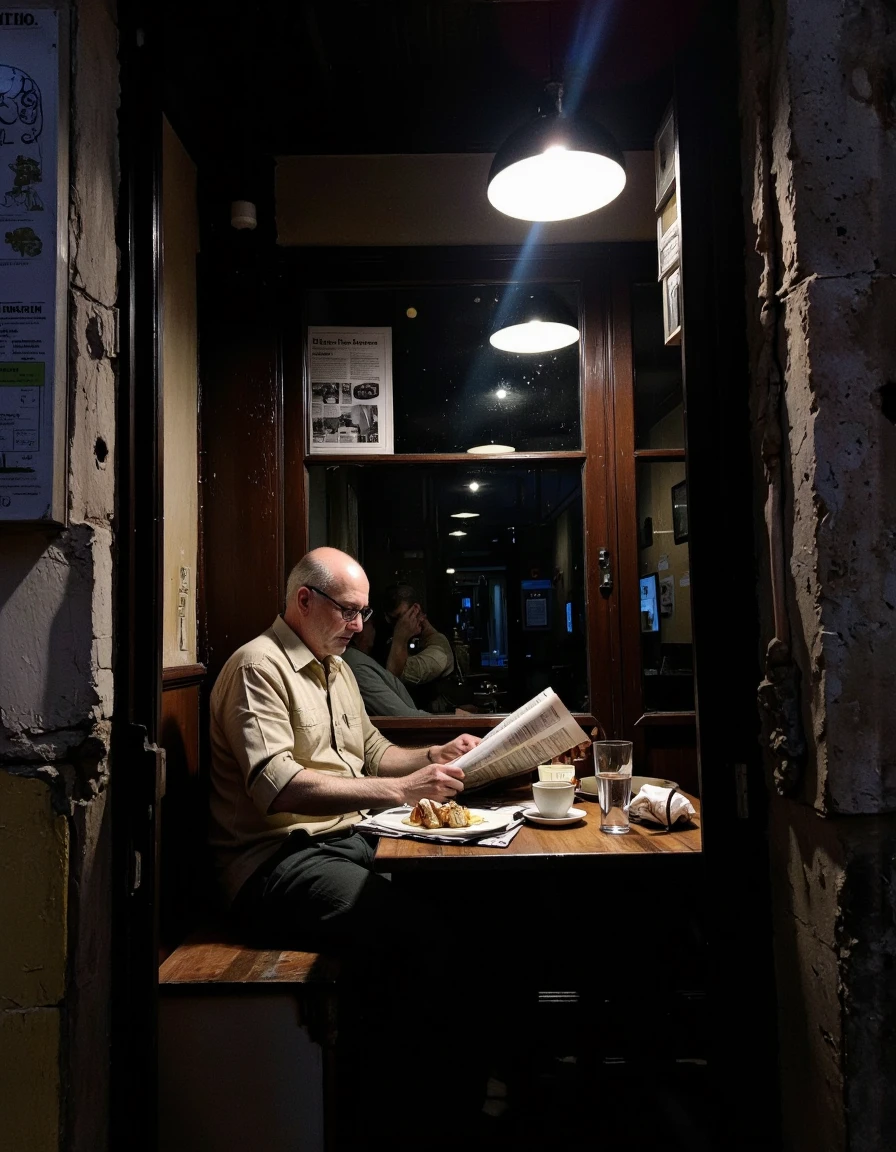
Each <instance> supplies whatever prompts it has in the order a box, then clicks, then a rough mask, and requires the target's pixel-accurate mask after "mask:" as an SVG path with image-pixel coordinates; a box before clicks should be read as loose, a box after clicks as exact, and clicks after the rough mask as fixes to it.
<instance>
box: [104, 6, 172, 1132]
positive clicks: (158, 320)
mask: <svg viewBox="0 0 896 1152" xmlns="http://www.w3.org/2000/svg"><path fill="white" fill-rule="evenodd" d="M118 14H119V43H120V48H119V59H120V76H121V106H120V112H119V149H120V157H121V194H120V198H119V214H118V219H117V222H116V232H117V239H118V247H119V251H120V252H121V259H122V264H121V272H120V278H119V309H120V357H119V381H120V387H119V391H118V411H117V438H116V458H117V477H116V481H117V491H118V512H117V525H116V529H117V530H116V544H117V565H116V594H115V595H116V602H115V635H116V646H115V656H114V677H115V712H114V719H113V727H112V740H111V751H110V764H111V784H110V814H111V829H112V859H113V868H112V877H113V878H112V886H113V887H112V987H111V1064H110V1069H111V1072H110V1079H111V1083H110V1101H111V1108H110V1117H109V1122H110V1147H115V1148H118V1147H122V1148H124V1147H127V1148H132V1149H134V1150H135V1152H143V1150H146V1152H157V1149H156V1102H157V1091H156V1083H157V1067H156V1060H157V1048H156V1025H157V1003H156V993H157V987H158V979H157V968H158V917H157V911H156V889H157V880H158V818H157V817H158V809H159V801H160V799H161V796H162V794H163V791H164V753H162V752H161V750H160V749H159V747H158V745H157V743H156V742H157V740H158V737H159V730H160V716H161V692H162V560H163V537H162V525H163V515H162V509H163V492H162V452H163V443H162V381H161V324H162V311H161V300H160V293H161V245H162V235H161V163H162V107H161V83H160V65H161V47H160V38H159V34H158V33H159V13H158V12H157V10H156V9H155V8H153V6H152V5H151V4H148V3H144V2H142V0H141V2H139V3H134V4H132V5H120V6H119V13H118Z"/></svg>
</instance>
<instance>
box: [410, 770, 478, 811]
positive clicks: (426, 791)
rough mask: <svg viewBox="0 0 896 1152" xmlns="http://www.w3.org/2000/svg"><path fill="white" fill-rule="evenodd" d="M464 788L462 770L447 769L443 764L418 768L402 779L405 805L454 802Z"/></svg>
mask: <svg viewBox="0 0 896 1152" xmlns="http://www.w3.org/2000/svg"><path fill="white" fill-rule="evenodd" d="M463 788H464V773H463V769H462V768H450V767H449V768H445V767H443V766H442V765H441V764H428V765H427V766H426V767H425V768H418V769H417V771H416V772H412V773H411V774H410V775H409V776H403V777H402V779H401V789H402V792H403V793H404V802H405V804H411V805H414V804H416V803H418V801H420V800H438V801H439V802H440V803H444V802H445V801H446V800H453V799H454V798H455V797H456V796H457V794H458V793H459V792H462V791H463Z"/></svg>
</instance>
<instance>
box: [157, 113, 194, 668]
mask: <svg viewBox="0 0 896 1152" xmlns="http://www.w3.org/2000/svg"><path fill="white" fill-rule="evenodd" d="M162 228H163V236H164V242H163V249H162V299H163V303H162V317H163V320H162V387H163V405H162V413H163V416H162V419H163V427H164V452H165V459H164V485H165V559H164V578H163V584H164V588H163V596H164V604H163V613H164V617H163V619H164V624H163V631H162V661H163V663H164V665H165V667H166V668H170V667H173V666H175V665H183V664H195V663H196V563H197V558H198V525H199V480H198V440H197V408H198V401H197V389H198V367H197V363H198V340H197V317H196V255H197V253H198V251H199V216H198V212H197V205H196V166H195V165H194V164H193V162H192V160H191V159H190V157H189V156H188V155H187V153H186V151H185V150H184V147H183V145H182V144H181V142H180V140H179V139H178V138H177V136H176V135H175V132H174V129H173V128H172V127H171V125H170V124H169V123H168V121H167V120H166V121H165V122H164V131H163V137H162ZM182 567H186V568H188V569H189V578H188V579H189V586H188V589H187V592H186V594H185V595H186V604H185V610H184V617H183V619H184V625H183V634H184V637H185V641H186V647H182V646H181V627H180V621H179V602H178V598H179V596H180V594H181V588H180V570H181V568H182Z"/></svg>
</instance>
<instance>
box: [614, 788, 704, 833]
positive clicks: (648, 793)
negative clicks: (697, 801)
mask: <svg viewBox="0 0 896 1152" xmlns="http://www.w3.org/2000/svg"><path fill="white" fill-rule="evenodd" d="M671 791H672V789H671V788H661V787H660V786H659V785H658V784H642V785H641V791H640V792H639V793H638V795H637V796H636V797H635V798H634V799H633V800H632V803H631V807H630V808H629V813H630V815H632V816H639V817H640V818H641V819H642V820H651V821H652V822H653V823H654V824H663V825H665V824H666V806H667V804H668V801H669V793H670V792H671ZM696 815H697V809H696V808H695V807H694V805H693V804H692V803H691V802H690V800H688V798H687V796H685V795H684V793H683V792H676V793H675V794H674V796H673V797H672V809H671V811H670V813H669V823H670V824H675V823H676V822H677V821H679V820H681V822H682V823H685V822H686V821H688V820H690V819H691V817H692V816H696Z"/></svg>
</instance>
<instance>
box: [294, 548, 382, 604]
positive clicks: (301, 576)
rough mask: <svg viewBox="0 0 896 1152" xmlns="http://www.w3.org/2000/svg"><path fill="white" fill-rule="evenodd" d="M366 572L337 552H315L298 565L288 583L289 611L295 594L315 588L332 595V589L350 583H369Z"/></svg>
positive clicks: (350, 558)
mask: <svg viewBox="0 0 896 1152" xmlns="http://www.w3.org/2000/svg"><path fill="white" fill-rule="evenodd" d="M366 579H367V577H366V575H365V574H364V569H363V568H362V567H361V565H360V564H359V563H358V561H357V560H355V558H354V557H353V556H349V554H348V553H347V552H340V551H339V549H338V548H312V549H311V551H310V552H306V553H305V555H304V556H303V557H302V559H301V560H300V561H299V562H298V564H296V566H295V567H294V568H293V570H292V571H291V572H290V574H289V578H288V579H287V581H286V608H287V609H288V608H289V605H290V603H291V601H292V600H293V599H294V598H295V594H296V592H298V590H299V589H300V588H301V587H303V586H305V587H308V586H316V587H318V588H322V589H323V590H324V592H329V593H330V595H333V589H334V588H338V587H339V586H340V585H343V584H345V583H346V581H349V582H351V583H354V582H356V581H358V580H366Z"/></svg>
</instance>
